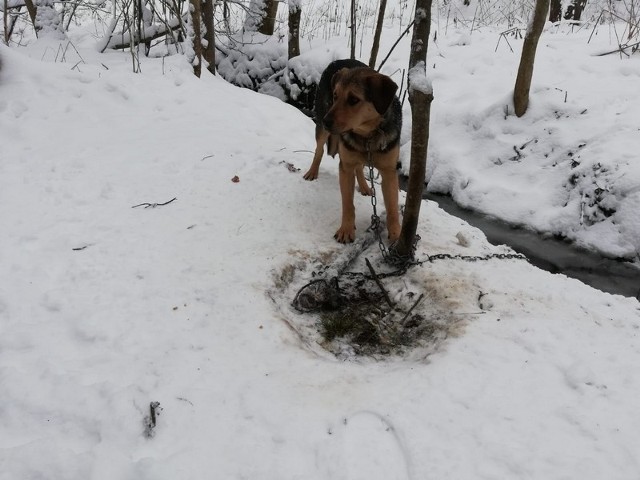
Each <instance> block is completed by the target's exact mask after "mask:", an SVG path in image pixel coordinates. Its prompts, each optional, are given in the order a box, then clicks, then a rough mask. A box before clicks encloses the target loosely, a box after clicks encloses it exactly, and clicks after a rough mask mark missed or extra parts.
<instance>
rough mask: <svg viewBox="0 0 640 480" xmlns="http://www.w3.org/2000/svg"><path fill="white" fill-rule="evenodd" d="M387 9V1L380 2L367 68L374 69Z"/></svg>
mask: <svg viewBox="0 0 640 480" xmlns="http://www.w3.org/2000/svg"><path fill="white" fill-rule="evenodd" d="M386 9H387V0H380V9H379V11H378V22H377V23H376V31H375V33H374V34H373V46H372V47H371V56H370V57H369V67H370V68H376V59H377V57H378V49H379V48H380V35H382V23H383V21H384V11H385V10H386Z"/></svg>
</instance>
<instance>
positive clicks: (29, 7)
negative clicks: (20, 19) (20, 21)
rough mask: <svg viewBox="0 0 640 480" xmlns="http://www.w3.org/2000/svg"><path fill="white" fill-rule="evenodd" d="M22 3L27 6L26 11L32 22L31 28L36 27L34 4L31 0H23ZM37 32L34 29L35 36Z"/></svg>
mask: <svg viewBox="0 0 640 480" xmlns="http://www.w3.org/2000/svg"><path fill="white" fill-rule="evenodd" d="M24 4H25V5H26V6H27V12H28V13H29V18H30V19H31V23H32V24H33V28H34V29H35V28H36V14H37V12H36V6H35V5H34V4H33V1H32V0H24ZM37 35H38V32H37V30H36V36H37Z"/></svg>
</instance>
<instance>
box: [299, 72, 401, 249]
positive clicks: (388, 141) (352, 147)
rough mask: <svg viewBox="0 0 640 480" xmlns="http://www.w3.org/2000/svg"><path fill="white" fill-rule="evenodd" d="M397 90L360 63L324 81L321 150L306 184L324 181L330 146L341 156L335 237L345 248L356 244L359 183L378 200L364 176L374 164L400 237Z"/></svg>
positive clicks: (319, 108)
mask: <svg viewBox="0 0 640 480" xmlns="http://www.w3.org/2000/svg"><path fill="white" fill-rule="evenodd" d="M397 90H398V86H397V85H396V83H395V82H394V81H393V80H392V79H391V78H389V77H388V76H386V75H382V74H381V73H378V72H376V71H375V70H373V69H371V68H369V67H368V66H367V65H365V64H364V63H362V62H359V61H358V60H349V59H346V60H336V61H334V62H332V63H331V64H329V66H328V67H327V68H326V69H325V70H324V72H323V73H322V75H321V77H320V83H319V84H318V89H317V92H316V99H315V110H314V121H315V123H316V149H315V153H314V156H313V161H312V163H311V167H310V168H309V170H308V171H307V173H305V175H304V178H305V180H315V179H316V178H318V170H319V168H320V162H321V161H322V156H323V154H324V146H325V145H326V146H327V153H328V154H329V155H331V156H332V157H335V155H336V153H337V154H338V155H339V157H340V166H339V179H340V195H341V197H342V222H341V224H340V228H339V229H338V230H337V231H336V233H335V235H334V237H335V239H336V240H337V241H338V242H340V243H350V242H353V241H354V240H355V231H356V226H355V207H354V204H353V192H354V189H355V181H356V179H357V181H358V186H359V187H360V192H361V193H362V194H363V195H371V194H373V191H372V190H371V188H370V187H369V185H367V181H366V179H365V177H364V173H363V168H364V166H365V165H368V164H369V161H371V163H372V165H373V166H374V167H375V168H376V169H377V170H378V171H379V172H380V175H381V177H382V195H383V197H384V205H385V209H386V211H387V232H388V236H389V240H390V241H391V242H395V241H396V240H397V239H398V237H399V236H400V214H399V208H398V190H399V185H398V175H397V172H396V166H397V164H398V160H399V155H400V132H401V130H402V106H401V105H400V101H399V100H398V97H397V96H396V91H397Z"/></svg>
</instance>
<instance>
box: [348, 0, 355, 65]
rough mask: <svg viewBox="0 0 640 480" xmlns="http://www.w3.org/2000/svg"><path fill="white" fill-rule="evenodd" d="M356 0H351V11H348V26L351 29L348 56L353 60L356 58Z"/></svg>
mask: <svg viewBox="0 0 640 480" xmlns="http://www.w3.org/2000/svg"><path fill="white" fill-rule="evenodd" d="M356 8H357V6H356V0H351V13H350V19H349V20H350V23H351V25H350V26H349V28H350V29H351V33H350V37H351V39H350V40H351V52H350V58H351V59H352V60H353V59H354V58H356Z"/></svg>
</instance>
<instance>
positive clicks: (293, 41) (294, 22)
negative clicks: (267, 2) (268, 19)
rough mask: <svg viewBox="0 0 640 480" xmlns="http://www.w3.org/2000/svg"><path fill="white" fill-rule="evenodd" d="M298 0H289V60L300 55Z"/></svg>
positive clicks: (299, 10) (300, 11) (300, 10)
mask: <svg viewBox="0 0 640 480" xmlns="http://www.w3.org/2000/svg"><path fill="white" fill-rule="evenodd" d="M301 14H302V9H301V8H300V0H289V48H288V53H289V60H291V59H292V58H293V57H297V56H298V55H300V16H301Z"/></svg>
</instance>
